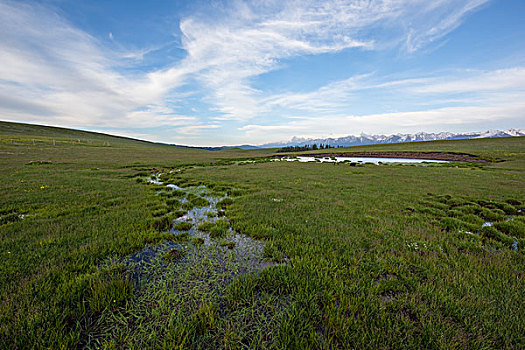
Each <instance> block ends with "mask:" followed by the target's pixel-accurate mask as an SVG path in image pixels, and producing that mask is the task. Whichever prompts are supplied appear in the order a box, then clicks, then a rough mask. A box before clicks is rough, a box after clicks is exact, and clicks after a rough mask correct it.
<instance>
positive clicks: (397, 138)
mask: <svg viewBox="0 0 525 350" xmlns="http://www.w3.org/2000/svg"><path fill="white" fill-rule="evenodd" d="M509 136H525V130H523V129H509V130H504V131H500V130H490V131H484V132H471V133H464V134H454V133H451V132H440V133H426V132H419V133H417V134H395V135H366V134H361V135H360V136H344V137H339V138H325V139H323V138H320V139H307V138H300V137H293V138H292V139H291V140H290V141H285V142H275V143H267V144H264V145H260V146H258V147H259V148H279V147H286V146H304V145H312V144H317V145H318V144H323V145H330V146H334V147H337V146H341V147H349V146H361V145H372V144H381V143H399V142H416V141H437V140H459V139H480V138H489V137H509Z"/></svg>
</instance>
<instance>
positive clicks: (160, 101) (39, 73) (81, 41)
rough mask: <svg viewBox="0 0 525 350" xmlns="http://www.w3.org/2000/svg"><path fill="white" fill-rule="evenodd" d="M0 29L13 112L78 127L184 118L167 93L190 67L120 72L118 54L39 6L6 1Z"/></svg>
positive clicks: (4, 83)
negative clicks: (168, 100)
mask: <svg viewBox="0 0 525 350" xmlns="http://www.w3.org/2000/svg"><path fill="white" fill-rule="evenodd" d="M0 32H1V33H2V36H0V52H1V53H0V60H1V64H0V100H4V101H10V103H8V104H1V105H0V112H1V113H2V115H4V116H6V117H7V116H10V117H11V118H16V119H18V118H24V119H18V120H25V121H33V122H47V123H49V122H60V123H62V125H63V126H73V127H75V126H78V127H79V126H100V125H104V126H122V125H127V126H129V127H153V126H159V125H181V123H182V121H183V120H184V119H181V117H180V115H178V113H176V112H175V111H172V110H166V105H165V101H164V98H165V97H166V95H167V94H168V92H169V91H170V90H172V89H174V88H176V87H177V86H181V85H182V84H183V83H184V78H185V76H186V75H187V74H189V73H190V72H191V67H188V68H186V69H173V68H171V69H170V68H168V69H164V70H160V71H152V72H150V73H148V74H146V75H143V76H138V77H135V76H126V75H123V74H120V73H118V72H117V71H116V70H115V69H114V68H113V67H114V66H117V65H119V64H120V62H119V61H117V60H116V58H117V57H118V56H119V54H118V53H117V52H112V51H111V50H109V49H108V48H105V47H103V46H101V44H100V43H98V41H97V40H96V39H95V38H93V37H92V36H90V35H88V34H87V33H85V32H83V31H81V30H78V29H76V28H75V27H73V26H72V25H70V24H69V23H67V22H66V21H65V20H63V19H62V18H60V17H59V16H58V15H57V14H56V13H55V12H53V11H52V9H49V8H47V7H44V6H41V5H37V4H31V5H29V4H25V3H14V2H7V1H4V2H0ZM13 96H16V98H15V97H13ZM161 109H162V111H161ZM144 110H147V111H148V113H146V112H144ZM39 111H40V113H38V112H39ZM28 116H29V118H28ZM186 119H187V118H186ZM193 119H194V118H192V120H193Z"/></svg>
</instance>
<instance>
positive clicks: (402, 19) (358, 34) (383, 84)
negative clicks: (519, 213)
mask: <svg viewBox="0 0 525 350" xmlns="http://www.w3.org/2000/svg"><path fill="white" fill-rule="evenodd" d="M487 2H488V0H435V1H428V0H377V1H351V2H347V1H340V0H326V1H322V2H320V1H314V0H303V1H299V0H297V1H281V0H279V1H277V0H267V1H262V2H261V1H232V2H226V3H225V5H216V6H217V7H216V11H215V12H214V13H213V14H209V13H207V12H206V11H200V12H199V11H196V12H195V13H192V14H191V15H190V16H187V17H184V18H181V19H180V32H181V38H180V49H182V50H184V52H185V56H184V57H183V58H178V59H176V60H175V59H167V60H166V61H165V62H164V64H163V65H162V67H160V68H159V67H156V68H149V70H144V69H141V70H134V69H129V70H126V69H125V68H135V66H134V65H135V64H138V63H137V62H138V61H142V60H144V59H145V57H147V56H148V54H150V53H152V52H154V51H157V50H161V49H163V48H164V46H163V45H160V46H155V47H148V48H142V49H138V50H125V49H123V47H122V46H119V45H120V44H119V42H118V40H119V38H118V37H117V36H114V35H113V34H112V33H108V34H104V38H103V39H104V40H98V39H97V38H95V37H93V36H92V35H90V34H88V33H86V32H85V31H82V30H80V29H78V28H76V27H75V26H74V25H73V24H71V23H70V22H68V21H67V20H65V19H64V18H62V16H61V15H60V12H58V11H56V10H55V9H54V8H52V7H49V6H45V5H41V4H37V3H28V2H14V1H8V0H0V32H1V33H2V35H1V36H0V63H1V64H0V113H1V115H2V118H4V119H9V120H21V121H28V122H38V123H44V124H54V125H64V126H72V127H95V126H96V127H99V128H107V129H111V128H115V127H122V128H125V127H130V128H135V129H137V128H150V127H163V126H166V127H173V130H174V132H175V133H177V134H178V135H174V136H173V137H182V136H181V135H184V134H186V135H188V136H189V137H192V140H197V137H198V135H199V134H200V133H206V132H207V131H208V132H209V131H210V130H214V129H218V128H221V127H223V126H224V125H226V124H227V123H232V122H234V121H237V122H240V123H243V124H244V125H245V126H244V127H241V128H240V129H239V130H241V131H242V132H245V133H247V134H246V135H247V137H249V138H251V137H253V136H254V135H256V134H257V133H259V134H257V135H258V136H257V137H260V138H261V141H262V138H263V136H264V135H262V133H263V132H267V131H276V134H275V135H281V134H282V135H283V136H284V135H285V130H288V131H287V133H288V135H289V134H290V133H291V132H298V133H299V132H300V133H303V134H305V135H306V134H308V130H307V128H308V127H313V128H316V129H315V130H318V131H319V132H321V131H323V132H326V133H331V132H333V130H346V129H345V127H344V126H345V125H347V124H346V123H353V124H354V125H357V126H361V127H362V128H363V130H365V129H366V128H365V124H366V123H368V124H366V125H370V127H371V128H372V127H374V125H393V124H392V123H393V122H388V121H389V120H393V119H395V120H398V121H405V122H401V123H400V124H399V125H405V126H409V125H411V124H410V121H412V120H413V121H415V120H421V122H422V123H423V124H422V125H426V124H424V123H427V121H428V123H430V121H431V120H432V119H433V118H436V116H438V115H439V116H440V118H446V113H451V112H454V113H456V112H457V113H458V115H461V116H464V117H465V118H466V119H465V120H469V121H473V120H475V118H474V117H468V116H467V114H468V113H481V114H480V115H485V116H488V115H492V116H493V117H495V118H497V115H503V116H508V115H511V114H512V113H514V112H512V111H511V110H510V108H506V109H501V108H503V107H502V106H500V105H498V104H497V101H495V100H494V99H492V100H491V99H488V101H485V103H484V104H482V105H481V106H479V108H481V109H479V110H476V108H477V107H474V106H473V105H472V104H469V101H473V100H474V99H475V98H478V99H479V98H480V96H481V94H483V93H492V94H493V96H496V95H495V93H496V92H498V93H499V92H501V93H507V94H508V93H514V94H521V92H522V89H523V81H524V79H525V78H524V69H522V68H520V67H518V68H513V69H506V70H494V71H486V72H483V71H482V72H476V71H471V72H467V71H462V72H461V75H460V77H459V78H458V77H457V76H454V75H453V74H450V75H446V74H445V75H432V74H428V75H427V76H423V77H417V76H416V77H410V78H406V77H405V78H403V79H398V80H395V79H389V78H385V77H380V76H377V74H376V73H375V72H369V73H366V74H360V75H356V76H352V77H349V78H347V79H341V80H339V81H333V82H332V83H329V84H326V85H325V86H321V87H319V88H317V89H313V90H312V91H309V92H301V93H298V92H296V91H286V92H284V93H280V94H272V93H269V92H268V91H264V90H263V89H262V88H260V87H259V88H256V87H255V86H256V85H255V84H254V81H255V80H256V79H257V78H259V77H261V76H263V75H264V74H266V73H269V72H272V71H276V70H279V69H284V68H285V67H286V63H285V62H286V61H287V60H289V59H293V58H295V57H300V56H304V55H320V54H336V53H339V52H341V51H344V50H347V51H348V50H350V51H351V50H354V51H355V52H363V51H368V52H369V51H376V50H377V51H380V50H386V49H387V48H392V47H396V48H397V49H398V50H406V52H408V53H412V52H414V51H417V50H420V49H422V48H423V47H425V46H426V45H428V44H429V43H433V42H435V41H437V40H439V39H442V38H443V37H444V36H446V35H447V34H448V33H450V32H451V31H452V30H454V29H455V28H457V27H458V26H459V25H460V24H461V23H462V22H463V21H464V19H465V18H466V16H468V15H469V14H470V13H472V12H473V11H476V10H478V9H479V8H480V7H482V6H483V5H484V4H486V3H487ZM221 6H222V7H221ZM108 38H109V41H110V42H111V44H112V46H106V45H107V42H108ZM171 44H172V43H166V45H171ZM115 48H117V49H115ZM354 51H352V52H354ZM183 89H186V90H183ZM520 89H521V90H520ZM188 90H192V91H193V92H194V95H195V96H198V97H195V98H196V99H200V100H199V101H197V103H200V104H202V105H205V106H207V108H203V109H199V110H200V111H201V114H197V112H192V110H191V109H190V108H187V109H186V110H184V108H182V104H183V103H182V102H181V101H184V99H185V98H186V97H187V96H188ZM370 90H376V91H380V92H382V93H383V94H384V95H385V96H394V97H397V96H400V93H398V92H400V91H401V92H403V93H406V94H410V96H416V97H412V98H414V104H415V105H418V104H420V103H421V101H422V100H421V99H418V98H417V96H421V95H424V94H426V95H436V96H434V97H433V99H432V100H433V101H437V100H438V99H440V100H443V99H444V98H448V99H450V96H445V95H447V94H465V95H466V94H471V96H468V98H469V99H470V100H467V96H460V97H461V98H460V99H458V100H457V101H456V102H455V103H456V104H457V106H455V107H447V108H449V109H447V108H434V109H433V110H434V111H436V112H431V111H430V110H428V111H424V110H422V111H420V112H421V113H422V114H421V115H423V117H421V118H419V119H418V118H416V117H415V114H412V113H416V112H414V111H401V113H397V114H396V113H363V114H360V113H358V112H356V111H355V108H356V105H357V104H359V102H361V103H363V101H364V102H365V103H368V102H369V101H368V100H366V99H363V92H364V91H370ZM183 91H184V92H183ZM395 91H397V92H395ZM473 92H477V93H478V95H477V96H472V93H473ZM396 94H397V95H396ZM438 95H440V96H438ZM506 96H507V95H506ZM519 96H521V95H519ZM494 98H496V97H494ZM506 98H508V96H507V97H506ZM491 101H492V102H491ZM370 102H372V103H373V102H374V101H370ZM489 102H490V103H489ZM460 104H461V106H460ZM450 108H458V109H450ZM459 108H463V109H459ZM498 108H500V109H501V111H502V112H501V113H500V114H498V113H496V111H497V110H498ZM518 109H519V107H518ZM202 111H204V112H202ZM432 113H435V114H432ZM436 113H437V114H436ZM269 114H272V115H276V116H283V118H286V119H285V122H284V124H283V123H279V124H277V123H273V122H272V121H270V120H267V119H266V118H267V116H268V115H269ZM424 116H428V118H427V117H424ZM432 116H434V117H432ZM425 118H426V119H425ZM480 118H481V117H480ZM434 120H435V119H434ZM448 122H451V123H452V118H450V117H448V119H447V120H445V121H444V123H448ZM389 123H390V124H389ZM246 124H249V125H246ZM329 126H332V128H330V127H329ZM277 131H278V132H277ZM345 132H346V131H345ZM145 134H147V133H145ZM149 138H150V137H149ZM150 139H151V138H150ZM250 140H251V139H250Z"/></svg>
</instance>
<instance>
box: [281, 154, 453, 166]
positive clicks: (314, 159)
mask: <svg viewBox="0 0 525 350" xmlns="http://www.w3.org/2000/svg"><path fill="white" fill-rule="evenodd" d="M281 160H285V161H288V162H294V161H298V162H301V163H307V162H320V163H324V162H327V163H373V164H380V163H448V161H446V160H434V159H410V158H377V157H375V158H374V157H306V156H299V157H294V158H281Z"/></svg>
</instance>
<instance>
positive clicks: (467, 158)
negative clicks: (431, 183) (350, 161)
mask: <svg viewBox="0 0 525 350" xmlns="http://www.w3.org/2000/svg"><path fill="white" fill-rule="evenodd" d="M293 155H296V154H283V155H279V157H289V156H293ZM301 155H302V156H307V157H356V158H360V157H374V158H404V159H429V160H445V161H450V162H471V163H489V162H490V161H488V160H486V159H480V158H477V157H475V156H473V155H470V154H466V153H439V152H341V153H335V152H330V153H305V154H301Z"/></svg>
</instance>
